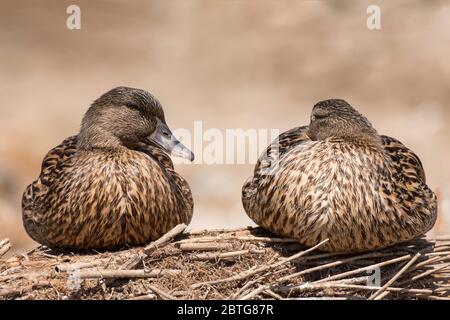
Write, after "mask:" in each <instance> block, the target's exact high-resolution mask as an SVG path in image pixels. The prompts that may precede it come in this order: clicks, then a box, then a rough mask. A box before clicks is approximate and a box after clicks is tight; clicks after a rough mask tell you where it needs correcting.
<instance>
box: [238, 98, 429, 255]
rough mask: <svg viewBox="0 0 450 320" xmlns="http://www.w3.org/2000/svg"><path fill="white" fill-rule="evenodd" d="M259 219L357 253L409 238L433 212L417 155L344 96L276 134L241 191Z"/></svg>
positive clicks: (303, 239)
mask: <svg viewBox="0 0 450 320" xmlns="http://www.w3.org/2000/svg"><path fill="white" fill-rule="evenodd" d="M242 202H243V206H244V209H245V211H246V212H247V215H248V216H249V217H250V218H251V219H252V220H253V221H254V222H255V223H257V224H258V225H260V226H262V227H264V228H266V229H268V230H270V231H272V232H274V233H276V234H278V235H281V236H285V237H290V238H293V239H296V240H298V241H299V242H300V243H302V244H304V245H307V246H313V245H316V244H318V243H319V242H320V241H322V240H324V239H326V238H329V241H328V242H327V243H325V244H324V245H322V246H321V247H320V249H321V250H323V251H330V252H344V251H349V252H357V251H365V250H371V249H377V248H383V247H386V246H390V245H393V244H396V243H399V242H403V241H407V240H411V239H413V238H416V237H418V236H421V235H422V234H424V233H426V232H427V231H429V230H430V229H431V228H432V227H433V225H434V223H435V221H436V216H437V202H436V196H435V194H434V193H433V192H432V191H431V190H430V189H429V188H428V186H427V185H426V181H425V172H424V169H423V167H422V163H421V162H420V160H419V158H418V157H417V155H415V154H414V153H413V152H412V151H411V150H409V149H408V148H407V147H405V146H404V145H403V144H402V143H401V142H400V141H398V140H396V139H394V138H391V137H388V136H384V135H379V134H378V133H377V131H376V130H375V129H374V128H373V127H372V125H371V124H370V122H369V121H368V120H367V119H366V118H365V117H364V116H363V115H361V114H360V113H359V112H358V111H357V110H355V109H354V108H353V107H352V106H350V105H349V104H348V103H347V102H345V101H344V100H336V99H333V100H325V101H321V102H319V103H317V104H316V105H315V106H314V108H313V111H312V115H311V121H310V125H309V126H302V127H298V128H294V129H292V130H289V131H287V132H285V133H282V134H281V135H280V136H279V137H278V138H277V139H275V141H274V142H273V143H272V144H271V145H270V146H269V147H268V149H267V150H266V152H265V153H263V154H262V156H261V157H260V159H259V160H258V162H257V164H256V166H255V170H254V176H253V177H251V178H250V179H248V180H247V181H246V183H245V184H244V186H243V189H242Z"/></svg>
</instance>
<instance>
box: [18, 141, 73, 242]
mask: <svg viewBox="0 0 450 320" xmlns="http://www.w3.org/2000/svg"><path fill="white" fill-rule="evenodd" d="M76 151H77V136H72V137H69V138H67V139H65V140H64V141H63V142H62V143H61V144H59V145H58V146H57V147H55V148H53V149H51V150H50V151H49V152H48V153H47V155H46V156H45V157H44V160H43V161H42V166H41V174H40V175H39V178H38V179H37V180H36V181H34V182H33V183H31V184H30V185H29V186H28V187H27V188H26V189H25V191H24V193H23V196H22V212H23V223H24V226H25V228H26V229H27V231H28V233H29V234H30V235H31V236H32V237H33V238H36V236H38V235H39V234H40V233H43V232H46V230H43V229H39V230H30V229H29V228H31V229H33V228H35V226H36V225H37V223H39V222H40V221H42V219H43V215H44V214H45V213H46V212H47V211H48V210H50V207H51V202H52V201H54V200H55V199H53V198H54V197H56V195H54V194H53V193H52V188H53V185H54V182H55V180H57V178H58V175H59V174H60V173H61V171H62V170H63V169H64V167H65V166H66V165H67V163H69V161H68V160H69V159H70V158H72V157H73V155H74V154H75V153H76ZM36 222H37V223H36Z"/></svg>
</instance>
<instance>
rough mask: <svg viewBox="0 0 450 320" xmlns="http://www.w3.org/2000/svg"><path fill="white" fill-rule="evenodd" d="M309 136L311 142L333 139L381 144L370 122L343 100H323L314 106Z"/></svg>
mask: <svg viewBox="0 0 450 320" xmlns="http://www.w3.org/2000/svg"><path fill="white" fill-rule="evenodd" d="M307 135H308V136H309V138H310V139H311V140H325V139H327V138H332V137H333V138H338V139H343V140H355V141H361V140H364V141H373V142H380V137H379V135H378V133H377V131H376V130H375V129H374V128H373V127H372V125H371V123H370V122H369V120H367V118H366V117H364V116H363V115H362V114H361V113H359V112H358V111H357V110H356V109H355V108H353V107H352V106H351V105H350V104H348V103H347V102H346V101H344V100H341V99H330V100H323V101H320V102H318V103H316V104H315V105H314V108H313V110H312V113H311V122H310V124H309V128H308V132H307Z"/></svg>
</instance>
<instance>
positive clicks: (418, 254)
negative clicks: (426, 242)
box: [369, 253, 421, 300]
mask: <svg viewBox="0 0 450 320" xmlns="http://www.w3.org/2000/svg"><path fill="white" fill-rule="evenodd" d="M420 257H421V254H420V253H417V254H416V255H415V256H414V257H413V258H412V259H411V260H409V262H408V263H407V264H406V265H405V266H404V267H403V268H402V269H400V271H399V272H397V274H396V275H394V276H393V277H392V278H391V279H390V280H389V281H388V282H386V283H385V284H384V286H382V287H381V288H380V290H378V291H377V292H375V293H374V294H373V295H371V296H370V297H369V300H378V299H377V298H378V297H379V296H380V295H381V293H383V292H384V291H385V290H386V289H387V288H388V287H390V286H391V284H393V283H394V282H395V281H396V280H397V279H398V278H400V276H401V275H402V274H403V273H405V271H406V270H408V268H409V267H411V265H412V264H413V263H414V262H415V261H416V260H417V259H419V258H420Z"/></svg>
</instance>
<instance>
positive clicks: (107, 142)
mask: <svg viewBox="0 0 450 320" xmlns="http://www.w3.org/2000/svg"><path fill="white" fill-rule="evenodd" d="M121 148H123V145H122V142H121V141H120V139H119V138H118V137H117V136H115V135H114V134H113V133H111V132H108V131H106V130H104V129H102V128H101V127H87V128H83V127H82V129H81V131H80V133H79V134H78V149H81V150H95V149H109V150H111V149H121Z"/></svg>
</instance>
